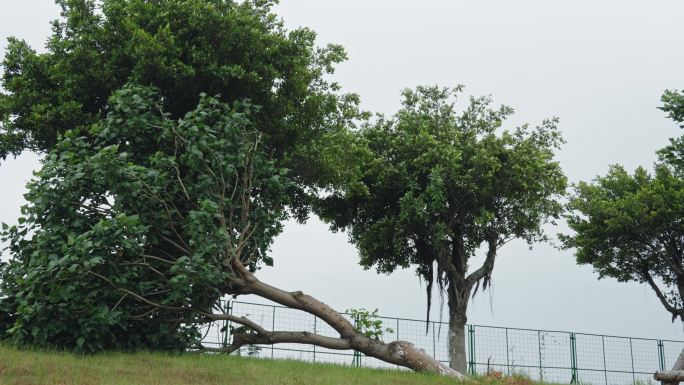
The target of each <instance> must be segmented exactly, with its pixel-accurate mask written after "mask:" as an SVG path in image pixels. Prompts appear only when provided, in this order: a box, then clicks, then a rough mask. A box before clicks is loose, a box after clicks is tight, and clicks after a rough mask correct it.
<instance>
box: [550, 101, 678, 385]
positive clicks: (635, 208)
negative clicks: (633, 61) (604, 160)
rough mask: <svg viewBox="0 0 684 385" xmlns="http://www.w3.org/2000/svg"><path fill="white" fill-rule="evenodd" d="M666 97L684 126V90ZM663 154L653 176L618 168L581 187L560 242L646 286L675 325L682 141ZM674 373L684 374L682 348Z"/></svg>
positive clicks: (583, 260) (604, 269)
mask: <svg viewBox="0 0 684 385" xmlns="http://www.w3.org/2000/svg"><path fill="white" fill-rule="evenodd" d="M661 100H662V101H663V106H662V107H661V108H660V109H662V110H663V111H665V112H667V114H668V117H669V118H671V119H672V120H674V121H675V123H677V124H679V125H680V127H682V128H684V125H683V124H682V123H683V122H684V92H677V91H665V93H664V94H663V96H662V99H661ZM658 154H659V156H660V159H659V161H658V162H656V163H655V165H654V171H653V173H649V172H648V171H647V170H646V169H644V168H643V167H639V168H637V169H636V170H635V171H634V174H629V173H628V172H627V171H626V170H625V169H624V168H623V167H622V166H620V165H612V166H611V167H610V170H609V171H608V174H607V175H606V176H599V177H596V178H595V179H594V180H593V181H592V182H580V183H579V184H578V185H576V186H575V191H574V194H573V195H572V196H571V198H570V201H569V202H568V204H567V209H568V213H567V214H566V215H565V217H566V220H567V223H568V226H569V227H570V229H571V230H573V232H574V234H571V235H568V234H565V235H560V237H561V241H562V246H563V247H564V248H566V249H570V248H572V249H575V256H576V258H577V263H579V264H590V265H592V266H593V267H594V270H595V271H596V272H597V273H598V274H599V278H604V277H612V278H615V279H617V280H618V281H620V282H629V281H635V282H639V283H646V284H648V285H649V286H650V287H651V289H653V291H654V293H655V294H656V296H657V297H658V300H659V301H660V303H661V304H662V305H663V307H664V308H665V310H667V311H668V312H669V313H670V315H671V316H672V322H674V321H675V320H676V319H677V317H679V319H680V320H682V321H684V263H683V262H682V261H683V257H684V138H683V137H679V138H672V139H670V144H669V145H668V146H666V147H664V148H663V149H661V150H660V151H658ZM673 370H684V350H682V353H681V354H680V356H679V358H678V359H677V361H676V362H675V364H674V367H673ZM663 380H665V378H663ZM664 383H665V382H664Z"/></svg>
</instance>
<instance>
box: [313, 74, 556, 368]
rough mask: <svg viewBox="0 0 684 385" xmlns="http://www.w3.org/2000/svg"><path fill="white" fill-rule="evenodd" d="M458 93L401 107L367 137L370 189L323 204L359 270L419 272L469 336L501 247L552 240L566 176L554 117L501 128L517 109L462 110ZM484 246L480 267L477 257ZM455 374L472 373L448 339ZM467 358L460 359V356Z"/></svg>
mask: <svg viewBox="0 0 684 385" xmlns="http://www.w3.org/2000/svg"><path fill="white" fill-rule="evenodd" d="M460 92H461V88H460V87H457V88H454V89H449V88H439V87H418V88H417V89H415V90H406V91H404V93H403V107H402V108H401V109H400V110H399V112H397V113H396V114H395V115H394V116H393V117H392V118H390V119H385V118H380V119H379V120H378V121H377V123H375V124H371V125H368V126H367V127H365V128H363V129H362V130H361V132H360V135H361V136H362V137H363V139H364V140H365V141H366V142H367V143H368V146H369V148H370V149H371V152H372V154H373V157H372V159H371V160H370V161H368V163H367V164H365V167H364V170H365V173H364V175H363V183H364V185H365V187H366V190H365V191H363V190H358V191H354V192H347V193H342V192H339V193H336V194H332V195H331V196H328V197H326V198H325V199H323V201H322V202H321V203H320V211H321V213H322V216H323V217H324V218H326V219H327V220H328V221H329V222H330V223H331V224H332V227H333V229H336V230H340V229H344V230H347V231H348V233H349V238H350V240H351V242H353V243H354V244H355V245H356V246H357V248H358V250H359V253H360V257H361V264H362V265H363V266H364V267H366V268H369V267H373V266H374V267H376V268H377V269H378V271H379V272H383V273H390V272H392V271H394V270H395V269H397V268H406V267H409V266H411V265H416V266H417V270H416V271H417V273H418V275H420V277H422V278H423V280H425V282H426V283H427V292H428V293H427V294H428V296H427V298H428V315H429V308H430V297H431V290H432V285H433V282H434V281H436V282H437V283H438V286H439V288H440V289H443V290H444V291H446V293H447V298H448V304H449V311H450V320H451V324H452V326H453V327H452V331H453V333H450V334H451V335H459V334H460V337H463V326H464V324H465V322H466V308H467V304H468V301H469V299H470V297H471V295H472V294H474V292H475V291H477V288H478V286H479V285H480V284H482V286H483V288H486V287H487V285H488V284H489V282H490V279H491V274H492V269H493V267H494V261H495V258H496V254H497V250H498V249H499V248H500V247H501V246H503V245H504V244H505V243H507V242H508V241H510V240H512V239H516V238H520V239H523V240H525V241H527V242H529V243H532V242H535V241H539V240H543V239H545V236H544V233H543V231H542V226H543V224H545V223H547V222H548V220H549V219H550V218H557V217H558V216H559V215H560V213H561V210H562V206H561V204H560V203H559V202H558V201H557V198H559V197H560V196H561V195H562V194H564V191H565V186H566V179H565V176H564V175H563V172H562V170H561V168H560V166H559V164H558V162H556V161H555V160H554V151H555V150H556V149H557V148H558V147H559V145H560V144H561V142H562V139H561V136H560V134H559V132H558V131H557V129H556V121H555V120H553V119H552V120H547V121H544V123H543V124H542V125H541V126H539V127H536V128H530V127H529V126H527V125H525V126H522V127H519V128H517V129H515V130H513V131H507V130H501V129H500V128H501V126H502V123H503V121H504V120H505V119H506V118H507V117H508V116H509V115H510V114H511V113H512V112H513V110H512V109H511V108H509V107H505V106H502V107H500V108H498V109H492V108H490V104H491V100H490V98H487V97H481V98H471V99H470V102H469V104H468V106H467V107H466V108H465V109H464V110H463V111H462V112H459V111H457V109H456V105H455V97H456V96H457V95H458V94H459V93H460ZM483 245H484V247H485V253H486V258H485V262H484V264H483V265H482V266H479V267H477V268H475V269H471V266H470V259H471V258H472V257H473V256H474V255H475V254H476V253H477V252H478V251H479V250H480V247H482V246H483ZM451 345H452V348H451V349H452V350H451V353H452V354H451V357H452V367H454V368H456V369H457V370H460V371H463V370H464V369H465V354H464V351H465V346H464V341H463V340H461V341H455V340H452V341H451ZM459 352H460V355H459V354H458V353H459Z"/></svg>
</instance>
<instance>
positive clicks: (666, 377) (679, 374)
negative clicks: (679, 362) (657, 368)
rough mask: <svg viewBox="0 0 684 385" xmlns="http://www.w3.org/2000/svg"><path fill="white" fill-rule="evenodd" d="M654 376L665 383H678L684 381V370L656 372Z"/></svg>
mask: <svg viewBox="0 0 684 385" xmlns="http://www.w3.org/2000/svg"><path fill="white" fill-rule="evenodd" d="M653 378H654V379H656V380H659V381H662V382H663V384H678V383H679V382H681V381H684V370H671V371H669V372H655V374H654V375H653Z"/></svg>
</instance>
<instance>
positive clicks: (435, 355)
mask: <svg viewBox="0 0 684 385" xmlns="http://www.w3.org/2000/svg"><path fill="white" fill-rule="evenodd" d="M432 357H434V358H435V359H437V341H435V322H434V321H433V322H432Z"/></svg>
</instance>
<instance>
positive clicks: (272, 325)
mask: <svg viewBox="0 0 684 385" xmlns="http://www.w3.org/2000/svg"><path fill="white" fill-rule="evenodd" d="M275 311H276V307H275V306H273V315H272V317H273V318H271V330H275ZM271 358H273V345H272V344H271Z"/></svg>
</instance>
